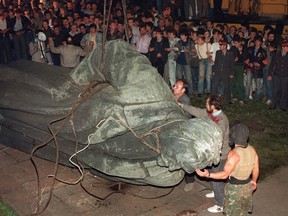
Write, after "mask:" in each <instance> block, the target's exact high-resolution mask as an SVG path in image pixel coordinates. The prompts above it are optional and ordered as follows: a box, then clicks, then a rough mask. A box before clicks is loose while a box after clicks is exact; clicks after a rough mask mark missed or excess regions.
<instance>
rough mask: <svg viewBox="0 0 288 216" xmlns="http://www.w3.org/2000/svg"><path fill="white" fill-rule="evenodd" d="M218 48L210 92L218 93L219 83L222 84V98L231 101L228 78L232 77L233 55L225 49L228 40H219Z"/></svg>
mask: <svg viewBox="0 0 288 216" xmlns="http://www.w3.org/2000/svg"><path fill="white" fill-rule="evenodd" d="M219 46H220V50H218V51H217V52H216V58H215V63H214V67H213V73H212V74H213V79H212V80H213V85H212V93H213V94H218V89H219V87H220V86H221V85H223V86H224V99H225V101H226V102H230V101H231V89H230V79H232V78H233V77H234V65H235V62H234V55H233V53H232V52H231V51H229V50H227V46H228V42H227V41H225V40H222V41H220V42H219Z"/></svg>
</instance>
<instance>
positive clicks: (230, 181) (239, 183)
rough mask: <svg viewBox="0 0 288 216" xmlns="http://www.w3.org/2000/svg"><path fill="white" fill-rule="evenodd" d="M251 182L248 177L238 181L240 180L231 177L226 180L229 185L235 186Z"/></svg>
mask: <svg viewBox="0 0 288 216" xmlns="http://www.w3.org/2000/svg"><path fill="white" fill-rule="evenodd" d="M250 181H251V179H250V177H249V178H248V179H245V180H240V179H237V178H235V177H233V176H230V177H229V179H228V182H229V183H230V184H235V185H244V184H247V183H249V182H250Z"/></svg>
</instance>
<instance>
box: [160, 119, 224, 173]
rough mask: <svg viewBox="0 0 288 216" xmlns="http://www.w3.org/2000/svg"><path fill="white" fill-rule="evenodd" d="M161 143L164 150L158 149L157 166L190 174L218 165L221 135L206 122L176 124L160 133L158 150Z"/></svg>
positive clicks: (193, 120) (209, 121)
mask: <svg viewBox="0 0 288 216" xmlns="http://www.w3.org/2000/svg"><path fill="white" fill-rule="evenodd" d="M162 143H163V145H165V148H161V149H160V155H159V157H158V161H157V162H158V165H159V166H164V167H168V169H169V170H170V171H174V170H178V169H184V170H185V171H186V172H187V173H192V172H194V170H195V169H196V168H204V167H206V166H208V165H212V163H215V164H217V163H218V162H219V159H220V151H221V146H222V132H221V130H220V128H219V126H218V125H217V124H215V123H214V122H213V121H212V120H210V119H209V118H194V119H189V120H186V121H182V122H179V121H177V122H175V123H172V124H170V125H168V126H167V128H165V129H163V131H161V133H160V146H161V144H162ZM164 143H165V144H164Z"/></svg>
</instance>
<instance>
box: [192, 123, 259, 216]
mask: <svg viewBox="0 0 288 216" xmlns="http://www.w3.org/2000/svg"><path fill="white" fill-rule="evenodd" d="M248 138H249V129H248V127H247V126H246V125H245V124H242V123H238V124H236V125H234V126H233V127H232V128H231V134H230V142H231V143H234V145H235V148H234V149H233V150H231V151H230V152H229V154H228V157H227V161H226V163H225V166H224V170H223V171H220V172H213V173H210V172H209V171H208V170H207V169H204V171H201V170H200V169H196V173H197V174H198V175H199V176H201V177H206V178H211V179H228V180H227V184H226V185H225V198H224V214H225V215H247V213H248V212H252V193H253V191H254V190H255V189H256V188H257V183H256V182H257V179H258V176H259V159H258V155H257V152H256V150H255V149H254V148H253V147H252V146H251V145H249V144H248ZM250 176H251V177H250Z"/></svg>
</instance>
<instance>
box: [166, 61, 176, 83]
mask: <svg viewBox="0 0 288 216" xmlns="http://www.w3.org/2000/svg"><path fill="white" fill-rule="evenodd" d="M167 63H168V76H169V82H170V85H171V87H173V86H174V84H175V83H176V61H174V60H173V59H168V61H167Z"/></svg>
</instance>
